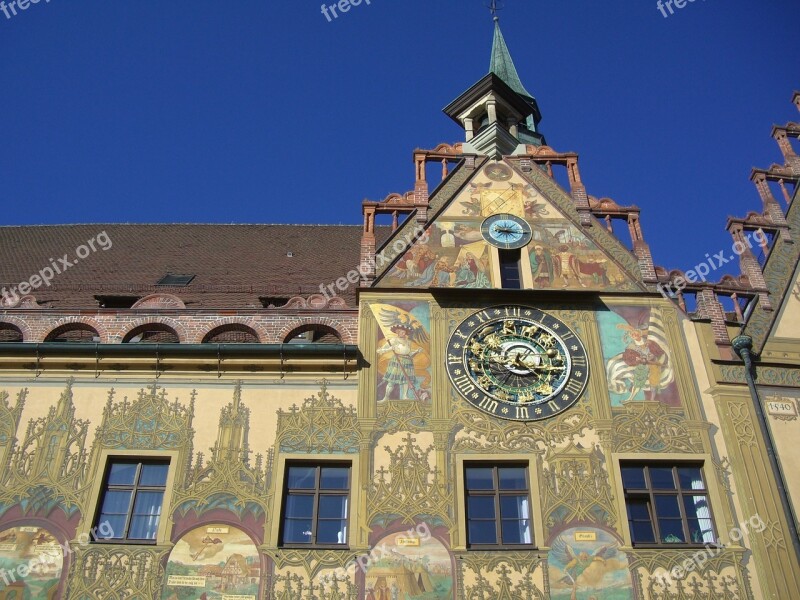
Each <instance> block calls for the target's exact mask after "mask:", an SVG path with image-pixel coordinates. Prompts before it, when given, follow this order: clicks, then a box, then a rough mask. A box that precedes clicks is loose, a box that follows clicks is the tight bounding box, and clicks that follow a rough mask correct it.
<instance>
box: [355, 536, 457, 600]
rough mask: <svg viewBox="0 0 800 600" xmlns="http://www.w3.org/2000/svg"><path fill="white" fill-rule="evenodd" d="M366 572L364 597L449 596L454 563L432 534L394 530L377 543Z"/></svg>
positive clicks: (428, 599)
mask: <svg viewBox="0 0 800 600" xmlns="http://www.w3.org/2000/svg"><path fill="white" fill-rule="evenodd" d="M376 548H377V549H380V551H379V552H376V553H375V554H376V556H377V555H379V556H380V558H379V559H377V560H375V561H374V562H372V563H370V565H369V568H368V569H367V573H366V576H365V589H366V596H365V597H366V600H452V598H453V565H452V561H451V560H450V553H449V552H448V551H447V548H445V547H444V545H443V544H442V543H441V542H440V541H439V540H437V539H436V538H434V537H431V536H415V535H412V536H409V535H408V533H404V532H401V533H393V534H390V535H387V536H386V537H384V538H382V539H381V540H379V541H378V543H377V544H376Z"/></svg>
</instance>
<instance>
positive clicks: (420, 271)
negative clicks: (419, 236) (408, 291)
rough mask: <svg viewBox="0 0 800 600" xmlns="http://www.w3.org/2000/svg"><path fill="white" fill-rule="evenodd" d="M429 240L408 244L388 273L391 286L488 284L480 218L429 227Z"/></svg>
mask: <svg viewBox="0 0 800 600" xmlns="http://www.w3.org/2000/svg"><path fill="white" fill-rule="evenodd" d="M428 237H429V239H428V241H427V242H425V243H422V242H418V243H416V244H414V245H413V246H411V248H409V249H408V251H407V252H406V253H405V254H404V255H403V256H402V257H400V259H399V260H398V261H397V263H396V264H395V265H394V267H392V269H391V270H390V271H389V273H388V274H387V276H386V278H385V280H384V283H385V285H388V286H391V287H444V288H454V287H455V288H489V287H491V286H492V282H491V267H490V258H489V246H488V244H486V242H484V241H483V238H482V237H481V232H480V222H478V221H476V222H474V223H470V222H467V221H443V222H438V223H436V224H435V225H434V226H433V227H432V228H430V230H429V231H428Z"/></svg>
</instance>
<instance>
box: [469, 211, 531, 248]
mask: <svg viewBox="0 0 800 600" xmlns="http://www.w3.org/2000/svg"><path fill="white" fill-rule="evenodd" d="M481 233H482V234H483V239H485V240H486V241H487V242H489V243H490V244H492V245H493V246H497V247H498V248H502V249H504V250H514V249H516V248H522V247H523V246H527V245H528V243H529V242H530V241H531V227H530V225H528V223H527V222H526V221H525V220H524V219H520V218H519V217H517V216H515V215H508V214H498V215H492V216H491V217H487V218H486V219H485V220H484V221H483V223H482V224H481Z"/></svg>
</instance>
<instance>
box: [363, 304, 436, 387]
mask: <svg viewBox="0 0 800 600" xmlns="http://www.w3.org/2000/svg"><path fill="white" fill-rule="evenodd" d="M370 310H371V311H372V314H373V315H374V316H375V319H376V320H377V321H378V327H379V331H378V340H377V351H376V352H377V355H378V357H377V362H378V365H377V369H376V370H377V372H378V381H377V385H378V391H377V398H378V402H384V401H386V400H419V401H422V402H429V401H430V398H431V390H430V386H431V345H430V328H431V315H430V305H429V304H428V303H427V302H418V301H409V302H393V303H390V304H389V303H387V304H380V303H376V304H370Z"/></svg>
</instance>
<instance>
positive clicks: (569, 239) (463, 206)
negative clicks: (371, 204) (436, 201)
mask: <svg viewBox="0 0 800 600" xmlns="http://www.w3.org/2000/svg"><path fill="white" fill-rule="evenodd" d="M498 213H507V214H511V215H514V216H517V217H520V218H522V219H525V220H526V221H527V222H528V224H529V225H530V227H531V232H532V240H531V242H530V244H528V246H527V247H526V248H524V249H523V252H526V253H527V255H528V257H529V258H530V263H531V270H532V275H533V282H534V286H535V287H537V288H545V289H548V288H552V289H588V290H633V289H635V287H636V286H635V285H634V283H633V282H632V281H631V280H630V278H629V277H628V276H627V275H626V274H625V273H624V272H623V271H622V270H621V269H620V267H619V266H618V265H617V264H616V263H615V262H614V260H612V259H611V258H610V257H609V256H608V255H607V254H606V253H605V252H603V251H602V250H601V249H600V248H599V247H598V246H597V244H595V243H594V242H593V241H592V240H590V239H589V238H588V237H587V236H586V235H585V234H584V233H583V232H582V231H581V230H580V229H579V228H578V227H577V226H575V225H574V224H573V223H572V222H571V221H570V220H569V219H567V218H566V217H565V216H564V214H563V213H561V212H560V211H559V210H558V209H556V208H555V207H554V206H553V204H552V203H551V202H549V201H548V200H547V199H546V198H545V197H544V196H543V195H542V194H541V193H540V192H539V191H538V190H537V189H536V188H535V187H534V186H533V185H531V184H530V183H528V182H527V181H525V180H523V179H522V177H521V176H519V175H518V174H515V173H513V171H511V169H510V168H508V167H507V166H506V165H503V164H492V165H489V166H488V167H486V169H485V170H484V172H483V173H481V174H479V175H478V176H476V177H475V179H474V180H473V181H472V182H470V184H469V186H468V188H467V189H466V190H464V191H463V192H462V193H461V194H460V195H459V196H457V197H456V199H455V200H454V201H453V202H452V203H451V204H450V205H449V206H448V207H447V208H446V209H445V210H444V211H443V212H442V214H441V215H440V216H439V217H438V218H437V219H436V221H435V222H434V224H433V225H432V226H431V227H430V228H429V229H428V231H427V233H428V236H427V238H428V239H427V241H426V242H425V243H422V242H417V243H416V244H414V245H412V246H411V247H410V248H409V249H408V251H407V252H406V253H405V254H404V255H403V256H401V257H400V259H399V260H398V261H397V262H396V263H395V264H394V265H393V266H392V268H391V269H389V271H388V272H387V274H386V276H385V277H384V278H383V280H382V281H381V286H384V287H411V288H416V287H425V288H435V287H444V288H491V287H499V282H497V281H495V280H493V277H492V268H491V264H492V254H493V252H495V251H494V250H493V249H492V248H491V247H490V245H489V244H488V243H487V242H486V241H485V240H484V239H483V236H482V235H481V224H482V223H483V221H484V219H485V218H486V217H489V216H491V215H494V214H498Z"/></svg>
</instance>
